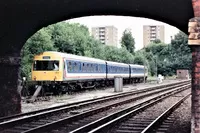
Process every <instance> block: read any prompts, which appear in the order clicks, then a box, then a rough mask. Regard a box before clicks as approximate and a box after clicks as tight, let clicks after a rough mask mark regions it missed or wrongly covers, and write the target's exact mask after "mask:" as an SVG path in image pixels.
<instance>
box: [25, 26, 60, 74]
mask: <svg viewBox="0 0 200 133" xmlns="http://www.w3.org/2000/svg"><path fill="white" fill-rule="evenodd" d="M52 50H56V49H55V48H54V44H53V42H52V41H51V36H50V35H49V33H48V32H47V31H46V29H45V28H44V29H41V30H40V31H38V32H36V33H35V34H34V35H33V36H32V37H31V38H29V39H28V40H27V42H26V43H25V45H24V47H23V48H22V50H21V55H22V61H21V66H22V67H21V76H25V77H27V78H30V72H31V65H32V61H33V57H34V55H35V54H39V53H41V52H44V51H52Z"/></svg>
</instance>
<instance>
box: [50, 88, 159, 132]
mask: <svg viewBox="0 0 200 133" xmlns="http://www.w3.org/2000/svg"><path fill="white" fill-rule="evenodd" d="M162 93H163V92H161V93H158V94H162ZM158 94H155V95H152V96H149V97H146V98H143V99H140V100H136V101H134V102H131V103H128V104H124V105H121V106H117V107H113V108H110V109H108V110H106V111H104V112H100V113H98V114H95V115H91V116H89V117H86V118H83V119H82V120H78V121H76V122H73V123H68V126H65V127H61V128H59V129H56V130H53V131H51V133H58V132H70V131H72V130H74V129H76V128H79V127H81V126H84V125H86V124H88V123H90V122H93V121H96V120H98V119H100V118H102V117H105V116H108V115H110V114H112V113H116V112H118V111H119V110H122V109H125V108H128V107H130V106H134V105H136V104H138V103H142V102H144V101H146V100H148V99H151V98H153V97H154V96H156V95H158Z"/></svg>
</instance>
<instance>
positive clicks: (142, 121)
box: [107, 89, 190, 133]
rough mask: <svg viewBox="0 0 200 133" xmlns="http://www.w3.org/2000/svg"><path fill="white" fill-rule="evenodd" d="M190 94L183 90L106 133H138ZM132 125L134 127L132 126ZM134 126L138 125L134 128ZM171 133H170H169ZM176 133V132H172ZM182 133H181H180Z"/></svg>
mask: <svg viewBox="0 0 200 133" xmlns="http://www.w3.org/2000/svg"><path fill="white" fill-rule="evenodd" d="M189 92H190V90H188V89H187V90H185V91H183V92H181V93H178V94H176V95H174V96H171V97H169V98H167V99H164V100H163V101H162V102H159V103H157V104H155V105H153V106H152V107H150V108H148V109H146V110H145V111H143V112H141V113H139V114H137V115H135V116H133V117H131V118H130V119H128V120H127V121H125V122H123V123H121V124H119V125H116V126H115V127H113V128H112V129H110V130H109V131H107V133H111V132H112V133H120V132H122V131H124V130H126V131H130V132H133V133H136V132H138V133H140V132H141V131H142V130H143V129H144V128H145V127H147V126H148V124H150V123H151V122H152V121H153V120H154V119H156V118H157V117H158V116H159V115H161V114H162V113H163V112H164V111H165V110H167V109H168V108H169V107H171V106H172V105H173V104H174V103H176V102H177V101H178V100H180V99H181V98H183V96H185V95H187V94H188V93H189ZM132 124H133V125H134V126H132ZM135 125H138V126H137V127H135ZM170 133H172V132H170ZM174 133H176V132H174ZM181 133H182V132H181Z"/></svg>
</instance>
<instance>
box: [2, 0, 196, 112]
mask: <svg viewBox="0 0 200 133" xmlns="http://www.w3.org/2000/svg"><path fill="white" fill-rule="evenodd" d="M0 10H1V12H0V17H1V19H0V64H1V65H0V71H1V73H0V86H1V93H0V112H1V113H0V116H5V115H10V114H14V113H19V112H20V96H19V94H18V93H17V78H18V72H19V71H18V70H19V59H18V57H20V50H21V48H22V46H23V45H24V43H25V42H26V40H27V39H28V38H29V37H30V36H31V35H33V34H34V33H35V32H36V31H37V30H39V29H41V28H42V27H45V26H48V25H49V24H53V23H56V22H59V21H63V20H66V19H71V18H75V17H81V16H90V15H124V16H133V17H145V18H151V19H155V20H159V21H162V22H165V23H168V24H170V25H173V26H175V27H177V28H179V29H180V30H182V31H184V32H185V33H187V29H188V20H189V19H190V18H192V17H193V15H194V14H193V9H192V2H191V0H1V1H0ZM94 23H95V22H94ZM122 23H123V22H122Z"/></svg>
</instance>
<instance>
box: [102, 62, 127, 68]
mask: <svg viewBox="0 0 200 133" xmlns="http://www.w3.org/2000/svg"><path fill="white" fill-rule="evenodd" d="M106 62H107V64H108V65H120V66H127V67H128V64H125V63H119V62H113V61H106Z"/></svg>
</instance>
